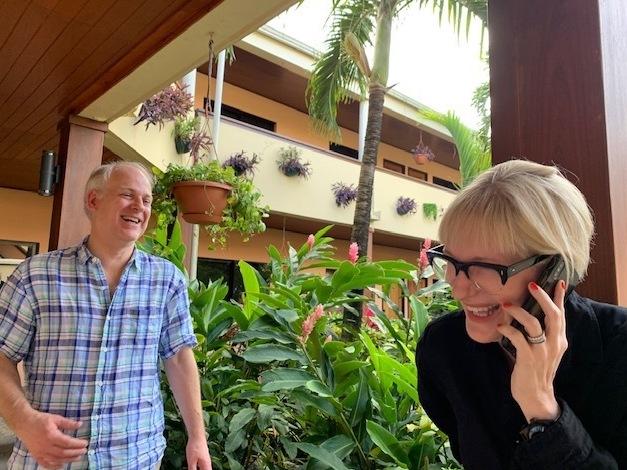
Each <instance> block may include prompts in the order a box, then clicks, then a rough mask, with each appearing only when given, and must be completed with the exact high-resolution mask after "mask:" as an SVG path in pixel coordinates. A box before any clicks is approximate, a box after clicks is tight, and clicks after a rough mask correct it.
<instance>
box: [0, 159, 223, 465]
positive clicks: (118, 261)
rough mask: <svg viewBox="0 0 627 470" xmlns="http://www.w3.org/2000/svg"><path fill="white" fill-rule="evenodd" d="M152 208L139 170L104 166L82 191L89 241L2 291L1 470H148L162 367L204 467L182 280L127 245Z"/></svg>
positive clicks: (147, 181) (146, 178)
mask: <svg viewBox="0 0 627 470" xmlns="http://www.w3.org/2000/svg"><path fill="white" fill-rule="evenodd" d="M151 202H152V176H151V175H150V173H149V172H148V171H147V170H146V169H145V168H144V167H142V166H141V165H139V164H135V163H129V162H118V163H114V164H111V165H103V166H102V167H100V168H98V169H97V170H95V171H94V172H93V173H92V175H91V177H90V178H89V181H88V182H87V185H86V188H85V210H86V212H87V215H88V217H89V220H90V223H91V232H90V235H89V236H88V237H87V238H86V239H85V241H84V242H83V243H82V244H81V245H79V246H75V247H72V248H67V249H63V250H58V251H54V252H50V253H47V254H43V255H38V256H34V257H31V258H29V259H28V260H26V261H25V262H24V263H22V264H21V265H20V266H18V267H17V269H16V271H15V273H14V274H13V275H12V276H11V277H10V278H9V280H8V281H7V283H6V284H5V285H4V286H3V288H2V290H1V291H0V414H1V415H2V417H3V418H4V419H5V420H6V422H7V423H8V425H9V426H10V427H11V428H12V429H13V431H14V432H15V434H16V435H17V437H18V440H17V443H16V445H15V447H14V449H13V454H12V455H11V458H10V460H9V467H10V468H12V469H20V470H21V469H37V468H42V467H44V468H49V469H56V468H61V467H63V468H65V469H72V470H74V469H85V468H92V469H114V468H115V469H141V470H144V469H154V468H158V466H159V463H160V461H161V458H162V456H163V451H164V448H165V445H166V443H165V439H164V437H163V426H164V425H163V405H162V402H161V394H160V385H159V359H162V360H163V362H164V366H165V371H166V375H167V377H168V382H169V383H170V386H171V388H172V392H173V394H174V397H175V399H176V402H177V404H178V406H179V408H180V411H181V415H182V417H183V421H184V422H185V426H186V429H187V433H188V444H187V450H186V453H187V462H188V466H189V468H190V469H193V470H196V469H199V470H210V469H211V459H210V456H209V451H208V448H207V440H206V436H205V428H204V422H203V417H202V410H201V406H200V386H199V380H198V370H197V368H196V362H195V360H194V355H193V352H192V350H191V347H193V346H194V345H195V344H196V340H195V337H194V334H193V330H192V325H191V319H190V316H189V309H188V298H187V289H186V283H185V280H184V278H183V276H182V274H181V273H180V272H179V271H178V270H177V269H176V268H175V267H174V265H172V264H171V263H169V262H168V261H166V260H163V259H161V258H157V257H154V256H150V255H147V254H146V253H143V252H141V251H139V250H137V249H135V242H136V241H137V240H138V239H139V238H140V237H141V236H142V235H143V233H144V231H145V230H146V225H147V224H148V219H149V217H150V206H151ZM19 361H24V365H25V370H26V390H27V393H26V395H24V393H23V392H22V388H21V384H20V381H19V377H18V374H17V371H16V363H17V362H19Z"/></svg>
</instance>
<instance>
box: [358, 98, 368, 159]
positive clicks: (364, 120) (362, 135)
mask: <svg viewBox="0 0 627 470" xmlns="http://www.w3.org/2000/svg"><path fill="white" fill-rule="evenodd" d="M367 126H368V100H367V99H362V100H361V101H360V102H359V161H362V160H363V159H364V145H365V142H366V127H367Z"/></svg>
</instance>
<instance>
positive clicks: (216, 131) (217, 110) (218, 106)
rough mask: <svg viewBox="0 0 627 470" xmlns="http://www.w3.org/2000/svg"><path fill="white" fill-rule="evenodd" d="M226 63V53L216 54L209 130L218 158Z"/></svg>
mask: <svg viewBox="0 0 627 470" xmlns="http://www.w3.org/2000/svg"><path fill="white" fill-rule="evenodd" d="M225 62H226V51H225V50H223V51H221V52H220V53H219V54H218V69H217V70H216V94H215V98H214V105H213V126H212V129H211V138H212V139H213V148H214V149H215V152H216V158H218V141H219V138H220V117H221V116H222V86H223V85H224V63H225Z"/></svg>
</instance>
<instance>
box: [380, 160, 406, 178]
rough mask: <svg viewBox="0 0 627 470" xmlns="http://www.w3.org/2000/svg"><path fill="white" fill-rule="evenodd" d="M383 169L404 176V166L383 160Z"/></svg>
mask: <svg viewBox="0 0 627 470" xmlns="http://www.w3.org/2000/svg"><path fill="white" fill-rule="evenodd" d="M383 168H387V169H388V170H392V171H395V172H396V173H401V174H403V175H404V174H405V165H401V164H400V163H396V162H393V161H391V160H383Z"/></svg>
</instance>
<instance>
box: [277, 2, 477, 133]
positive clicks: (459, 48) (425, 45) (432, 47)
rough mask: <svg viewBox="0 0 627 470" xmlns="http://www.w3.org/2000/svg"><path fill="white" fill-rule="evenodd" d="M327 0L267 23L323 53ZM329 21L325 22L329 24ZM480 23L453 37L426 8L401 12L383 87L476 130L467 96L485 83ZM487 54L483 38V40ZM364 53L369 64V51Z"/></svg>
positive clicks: (326, 27)
mask: <svg viewBox="0 0 627 470" xmlns="http://www.w3.org/2000/svg"><path fill="white" fill-rule="evenodd" d="M330 10H331V0H305V1H304V2H303V3H302V4H301V5H300V6H298V7H293V8H291V9H289V10H288V11H287V12H285V13H283V14H281V15H279V16H277V17H276V18H274V19H272V20H271V21H270V22H269V23H268V25H269V26H271V27H273V28H275V29H277V30H279V31H281V32H283V33H285V34H287V35H289V36H291V37H293V38H295V39H297V40H299V41H301V42H304V43H306V44H308V45H310V46H311V47H314V48H316V49H318V50H323V48H324V39H325V38H326V35H327V31H328V29H329V25H328V24H326V25H325V23H326V22H327V18H328V15H329V12H330ZM329 23H330V22H329ZM479 25H480V23H479V22H478V21H477V22H476V23H475V24H473V25H472V27H471V31H470V36H469V38H468V40H466V35H465V31H464V32H462V34H461V35H460V36H459V37H458V35H457V33H455V32H454V31H453V29H452V27H451V26H450V25H449V24H448V21H447V20H446V18H443V21H442V24H440V23H439V21H438V17H437V15H436V14H435V13H433V11H432V10H431V8H430V7H429V8H423V9H420V8H418V7H417V6H416V5H412V6H410V7H408V8H406V9H405V10H404V11H403V12H402V14H401V16H400V17H399V18H397V19H396V20H395V23H394V29H393V34H392V54H391V57H390V75H389V79H388V85H392V84H396V85H395V86H394V89H395V90H396V91H398V92H400V93H403V94H405V95H407V96H409V97H411V98H413V99H414V100H416V101H418V102H420V103H422V104H424V105H426V106H429V107H430V108H433V109H435V110H436V111H440V112H446V111H449V110H450V111H455V113H456V114H457V115H458V116H459V117H460V118H461V119H462V121H463V122H464V123H465V124H467V125H469V126H470V127H473V128H477V127H479V116H478V115H477V112H476V111H475V109H474V108H473V107H472V104H471V100H472V93H473V91H474V90H475V88H476V87H477V86H479V85H480V84H481V83H483V82H485V81H487V80H488V69H487V65H486V64H485V63H484V62H483V61H482V60H481V55H480V50H479V44H480V37H481V34H480V32H481V29H480V26H479ZM484 41H485V44H484V50H487V34H486V37H485V39H484ZM368 52H369V54H368V55H369V59H370V64H371V65H372V51H368Z"/></svg>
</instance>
